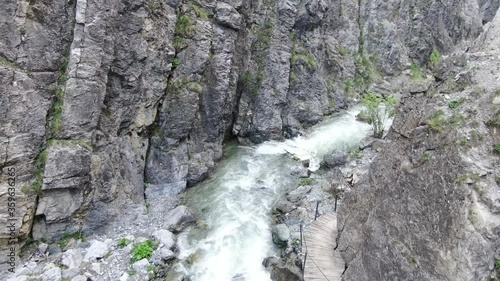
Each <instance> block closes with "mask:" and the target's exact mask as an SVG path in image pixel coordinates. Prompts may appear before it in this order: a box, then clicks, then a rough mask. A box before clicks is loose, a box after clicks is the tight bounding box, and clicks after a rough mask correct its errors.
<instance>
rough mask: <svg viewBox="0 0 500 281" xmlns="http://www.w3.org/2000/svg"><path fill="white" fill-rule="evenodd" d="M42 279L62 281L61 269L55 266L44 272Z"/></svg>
mask: <svg viewBox="0 0 500 281" xmlns="http://www.w3.org/2000/svg"><path fill="white" fill-rule="evenodd" d="M41 279H42V281H61V280H62V276H61V269H60V268H59V267H53V268H51V269H49V270H47V271H45V272H44V273H43V274H42V277H41Z"/></svg>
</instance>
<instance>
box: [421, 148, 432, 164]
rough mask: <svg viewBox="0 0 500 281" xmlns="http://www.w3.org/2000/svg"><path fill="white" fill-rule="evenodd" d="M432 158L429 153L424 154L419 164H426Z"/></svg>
mask: <svg viewBox="0 0 500 281" xmlns="http://www.w3.org/2000/svg"><path fill="white" fill-rule="evenodd" d="M430 157H431V154H430V153H429V152H427V151H426V152H424V154H422V157H420V160H419V163H420V164H423V163H425V162H427V160H429V158H430Z"/></svg>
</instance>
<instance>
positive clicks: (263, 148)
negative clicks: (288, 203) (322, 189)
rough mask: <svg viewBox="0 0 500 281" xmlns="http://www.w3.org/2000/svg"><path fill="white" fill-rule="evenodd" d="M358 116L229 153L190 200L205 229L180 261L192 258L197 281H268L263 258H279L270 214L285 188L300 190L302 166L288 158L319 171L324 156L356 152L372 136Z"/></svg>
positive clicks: (189, 241) (194, 234)
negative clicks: (297, 171)
mask: <svg viewBox="0 0 500 281" xmlns="http://www.w3.org/2000/svg"><path fill="white" fill-rule="evenodd" d="M358 112H359V108H355V109H352V110H350V111H348V112H346V113H344V114H343V115H340V116H337V117H334V118H331V119H330V120H326V121H324V122H323V123H321V124H319V125H317V126H315V127H313V128H311V130H310V131H309V133H308V135H307V136H304V137H297V138H295V139H292V140H287V141H284V142H276V141H270V142H266V143H263V144H261V145H258V146H255V147H245V146H236V145H229V146H227V147H226V149H225V155H224V159H223V160H222V161H221V163H220V164H219V166H218V168H217V169H216V171H215V172H214V173H213V176H212V177H211V179H209V180H207V181H205V182H203V183H201V184H199V185H198V186H196V187H194V188H192V189H191V191H190V192H189V193H188V195H187V204H188V206H189V207H190V208H191V209H192V210H193V211H194V212H195V213H196V215H197V216H198V218H199V219H200V223H199V224H200V225H201V227H199V228H196V229H194V230H192V231H191V232H190V233H189V234H188V235H187V236H185V237H184V238H186V239H184V240H185V242H181V243H180V244H181V257H182V256H184V257H187V256H189V255H191V262H192V263H193V266H192V267H191V272H190V273H191V276H192V278H193V280H198V281H214V280H217V281H226V280H227V281H229V280H231V279H232V278H233V277H235V276H241V277H244V280H246V281H263V280H270V278H269V272H267V271H266V269H265V268H264V267H263V266H262V260H263V259H264V258H265V257H267V256H269V255H272V254H275V252H274V251H275V250H274V248H273V243H272V240H271V231H270V228H271V215H270V211H271V208H272V206H273V204H274V203H275V202H276V201H277V200H278V199H279V198H280V197H281V196H283V192H284V190H285V188H286V187H290V186H296V184H297V183H296V181H297V180H296V179H294V178H292V177H291V176H290V171H291V170H292V169H293V168H294V167H296V166H300V165H301V164H300V162H298V161H294V160H293V159H292V158H291V157H290V156H289V154H288V153H292V154H295V155H296V156H298V157H299V158H301V159H310V160H311V170H315V169H317V168H318V167H319V162H320V159H321V158H322V156H323V155H325V154H326V153H329V152H331V151H333V150H334V149H347V148H349V147H354V146H357V145H358V144H359V142H360V140H361V139H362V138H364V137H365V136H367V135H368V134H369V133H370V126H369V125H367V124H365V123H361V122H358V121H356V119H355V115H356V114H357V113H358ZM287 152H288V153H287ZM182 240H183V239H182V238H181V241H182ZM183 244H184V245H183ZM193 253H196V254H194V255H192V254H193Z"/></svg>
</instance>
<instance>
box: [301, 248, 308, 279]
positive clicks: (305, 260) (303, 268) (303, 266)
mask: <svg viewBox="0 0 500 281" xmlns="http://www.w3.org/2000/svg"><path fill="white" fill-rule="evenodd" d="M306 262H307V251H306V255H305V256H304V265H302V280H304V275H305V272H306Z"/></svg>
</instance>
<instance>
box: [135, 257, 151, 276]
mask: <svg viewBox="0 0 500 281" xmlns="http://www.w3.org/2000/svg"><path fill="white" fill-rule="evenodd" d="M148 265H149V261H148V260H147V259H142V260H140V261H136V262H134V263H133V264H132V268H133V269H134V270H135V271H136V272H137V273H139V274H141V275H145V274H146V273H147V267H148Z"/></svg>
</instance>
